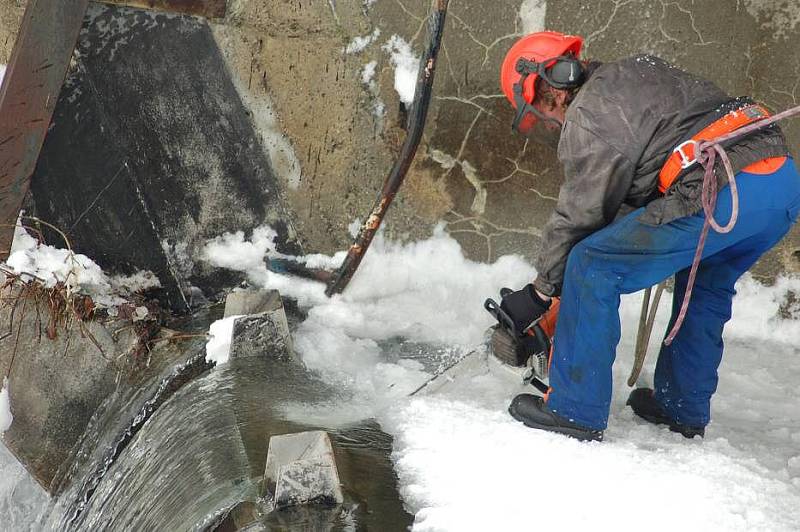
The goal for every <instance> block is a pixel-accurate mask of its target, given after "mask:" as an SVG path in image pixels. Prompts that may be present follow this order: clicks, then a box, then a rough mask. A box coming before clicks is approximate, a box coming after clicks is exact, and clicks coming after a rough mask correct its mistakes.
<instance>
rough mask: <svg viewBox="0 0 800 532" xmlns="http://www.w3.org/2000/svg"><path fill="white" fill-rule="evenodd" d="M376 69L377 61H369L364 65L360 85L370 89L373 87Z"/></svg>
mask: <svg viewBox="0 0 800 532" xmlns="http://www.w3.org/2000/svg"><path fill="white" fill-rule="evenodd" d="M377 68H378V62H377V61H370V62H369V63H367V64H366V65H364V70H362V71H361V83H363V84H364V85H366V86H367V87H370V88H372V87H374V86H375V80H374V78H375V69H377Z"/></svg>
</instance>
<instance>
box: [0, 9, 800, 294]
mask: <svg viewBox="0 0 800 532" xmlns="http://www.w3.org/2000/svg"><path fill="white" fill-rule="evenodd" d="M19 4H24V1H23V0H20V1H13V0H2V5H1V6H0V46H2V48H0V61H5V60H7V56H8V53H9V51H10V45H9V44H8V43H10V42H11V41H10V39H11V38H12V36H13V33H14V24H16V23H17V21H18V19H19V16H20V14H21V8H20V5H19ZM428 6H429V2H428V0H372V1H370V0H367V1H362V0H347V1H343V0H339V1H336V0H311V1H309V0H230V1H229V6H228V15H227V17H226V19H225V20H224V21H222V22H221V23H215V24H213V30H214V34H215V37H216V39H217V42H218V43H219V44H220V47H221V48H222V51H223V53H224V54H225V56H226V59H227V61H228V64H229V67H230V69H231V72H232V75H233V78H234V82H235V83H236V84H237V85H238V88H239V90H240V92H241V94H242V97H243V99H244V100H245V103H246V104H247V105H248V106H249V107H250V109H251V110H252V111H253V116H254V120H255V122H256V123H257V125H258V129H259V131H260V133H261V135H262V138H263V140H264V142H265V145H266V146H267V149H268V150H269V152H270V155H271V159H272V164H273V166H274V167H275V170H276V173H277V174H278V175H279V176H280V177H281V179H282V183H283V185H284V187H285V189H286V193H287V196H288V199H289V202H290V205H291V208H292V209H293V210H294V215H295V220H296V224H297V229H298V232H299V235H300V237H301V239H302V241H303V243H304V244H305V248H306V249H307V250H309V251H324V252H331V251H333V250H335V249H341V248H343V247H344V246H345V245H346V244H347V243H348V242H349V238H350V237H349V235H348V233H347V231H346V226H347V225H348V224H349V223H350V222H351V221H353V220H355V219H357V218H359V217H360V216H363V215H364V213H365V212H367V210H368V209H369V207H370V206H371V204H372V202H373V201H374V199H375V195H376V193H377V190H378V189H379V187H380V185H381V183H382V181H383V179H384V177H385V175H386V173H387V172H388V169H389V167H390V166H391V163H392V161H393V159H394V157H395V155H396V153H397V150H398V147H399V146H400V144H401V143H402V140H403V137H404V131H403V129H402V124H403V121H404V114H403V113H402V112H401V110H400V105H399V101H398V97H397V94H396V92H395V91H394V89H393V72H394V69H393V66H392V64H391V62H390V60H389V55H388V54H387V53H386V52H385V51H383V50H382V49H381V47H382V45H383V44H385V43H386V41H387V40H388V39H389V38H390V37H391V36H392V35H395V34H397V35H399V36H401V37H403V38H404V39H405V40H406V41H409V42H411V44H412V46H413V48H414V50H415V52H416V53H421V50H422V46H423V42H424V39H425V31H424V30H425V28H424V17H425V15H426V12H427V8H428ZM544 27H547V28H551V29H556V30H561V31H565V32H570V33H578V34H581V35H584V36H585V37H586V41H587V47H586V51H587V55H588V56H590V57H594V58H597V59H601V60H611V59H614V58H617V57H622V56H625V55H628V54H632V53H636V52H652V53H655V54H658V55H660V56H662V57H665V58H666V59H668V60H670V61H673V62H674V63H676V64H677V65H679V66H681V67H683V68H686V69H688V70H690V71H693V72H696V73H699V74H702V75H705V76H707V77H709V78H711V79H713V80H714V81H716V82H717V83H719V84H720V85H721V86H722V87H723V88H724V89H726V90H727V91H729V92H730V93H731V94H734V95H739V94H750V95H753V96H754V97H756V98H757V99H759V100H761V101H763V102H764V103H766V104H767V106H769V107H770V108H772V109H774V110H780V109H784V108H786V107H788V106H790V105H793V104H796V103H800V102H798V101H797V98H798V84H799V81H800V77H799V75H798V72H800V56H798V55H797V54H795V53H794V52H793V51H794V50H796V49H797V48H798V45H800V8H798V7H795V4H794V3H792V2H783V1H779V0H774V1H770V0H708V1H706V2H702V3H701V2H694V1H693V0H691V1H690V0H676V1H667V0H599V1H597V2H577V1H575V0H549V1H545V0H497V1H495V2H491V3H486V2H481V1H478V0H452V1H451V7H450V12H449V15H448V22H447V29H446V33H445V39H444V46H443V49H442V54H441V56H442V57H441V62H440V64H439V70H438V73H437V81H436V87H435V97H434V101H433V106H432V108H431V112H430V115H429V122H428V129H427V132H426V135H425V138H424V140H423V143H422V146H421V147H420V151H419V154H418V157H417V160H416V162H415V164H414V165H413V167H412V170H411V172H410V173H409V176H408V180H407V182H406V184H405V186H404V188H403V190H402V191H401V193H400V195H399V196H398V199H397V201H396V203H395V205H394V206H393V208H392V210H391V211H390V213H389V216H388V217H387V230H388V233H389V234H390V235H391V236H393V237H419V236H424V235H426V234H428V232H429V231H430V228H431V226H432V224H434V223H436V222H437V221H438V220H444V222H445V223H446V224H447V229H448V231H450V233H452V234H453V235H454V236H456V238H458V239H459V240H460V241H461V243H462V244H463V246H464V248H465V250H466V252H467V254H468V255H469V256H470V257H471V258H474V259H477V260H494V259H495V258H497V256H498V255H501V254H504V253H522V254H524V255H526V256H528V257H530V258H532V257H534V256H535V255H536V253H537V250H538V244H539V234H540V228H541V227H542V225H543V223H544V222H545V220H546V219H547V217H548V214H549V212H550V210H551V208H552V207H553V205H554V198H555V196H556V195H557V193H558V187H559V183H560V180H561V173H560V168H559V165H558V163H557V161H556V160H555V156H554V152H553V150H552V149H550V148H548V147H544V146H539V145H536V144H534V143H532V142H527V143H526V142H525V141H524V140H523V139H521V138H519V137H515V136H514V135H512V134H511V131H510V127H509V124H510V122H511V118H512V115H511V110H510V107H509V105H508V104H507V103H506V102H505V100H504V98H503V97H502V96H501V95H500V90H499V87H498V81H497V78H498V70H499V65H500V62H501V60H502V57H503V56H504V54H505V51H506V50H507V49H508V47H509V46H510V45H511V44H512V43H513V41H514V39H515V38H516V37H518V36H519V35H522V34H524V33H526V32H528V31H533V30H538V29H542V28H544ZM376 29H378V30H380V35H379V37H378V38H377V39H376V40H375V42H374V43H372V44H371V45H369V46H367V47H366V48H365V49H364V50H363V51H362V52H360V53H354V54H346V53H344V52H343V50H344V49H345V47H346V46H347V45H348V44H349V43H350V42H351V41H352V40H353V39H354V38H355V37H358V36H366V35H370V34H372V33H373V31H374V30H376ZM3 43H6V44H3ZM370 61H376V62H377V69H376V76H375V79H374V81H375V83H374V84H373V85H371V86H370V85H369V84H365V83H363V82H362V72H363V69H364V66H365V65H366V64H367V63H369V62H370ZM376 105H383V106H384V108H385V112H384V114H383V116H382V117H378V116H376V114H375V113H374V108H375V106H376ZM784 127H785V130H786V131H787V133H788V134H789V138H790V141H791V145H792V148H793V149H794V151H795V153H797V152H798V148H800V121H798V120H795V121H794V122H791V123H787V124H785V125H784ZM786 270H788V271H795V272H797V271H800V229H797V228H796V229H795V230H794V231H793V232H792V234H791V235H790V236H789V237H787V239H785V240H784V242H783V243H782V245H781V246H780V248H779V249H778V250H777V251H776V252H773V253H771V254H770V255H769V256H768V257H765V258H764V259H763V260H762V261H761V263H760V264H759V265H758V266H757V267H756V274H757V275H760V276H765V277H767V278H768V277H769V276H771V275H772V274H774V273H775V272H778V271H786Z"/></svg>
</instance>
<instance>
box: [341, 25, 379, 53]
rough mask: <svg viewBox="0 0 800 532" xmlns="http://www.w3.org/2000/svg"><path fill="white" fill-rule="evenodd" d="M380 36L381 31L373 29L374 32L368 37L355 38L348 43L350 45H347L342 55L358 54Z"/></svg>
mask: <svg viewBox="0 0 800 532" xmlns="http://www.w3.org/2000/svg"><path fill="white" fill-rule="evenodd" d="M380 36H381V30H380V29H379V28H375V31H373V32H372V33H370V34H369V35H364V36H363V37H356V38H354V39H353V40H352V41H350V44H348V45H347V46H346V47H345V49H344V53H346V54H357V53H360V52H362V51H363V50H364V49H365V48H366V47H367V46H369V45H370V44H372V43H374V42H375V41H377V40H378V37H380Z"/></svg>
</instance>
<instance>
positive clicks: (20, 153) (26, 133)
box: [0, 0, 89, 261]
mask: <svg viewBox="0 0 800 532" xmlns="http://www.w3.org/2000/svg"><path fill="white" fill-rule="evenodd" d="M88 3H89V2H88V0H57V1H54V0H30V1H29V2H28V5H27V7H26V8H25V15H24V16H23V17H22V24H21V26H20V30H19V35H18V37H17V41H16V43H15V44H14V49H13V50H12V52H11V60H10V61H9V64H8V69H7V70H6V75H5V78H4V79H3V85H2V87H1V88H0V261H2V260H5V259H6V258H8V253H9V251H10V249H11V240H12V239H13V237H14V228H13V224H14V223H15V222H16V220H17V216H19V211H20V207H21V205H22V201H23V199H24V198H25V194H26V193H27V191H28V186H29V184H30V176H31V173H33V169H34V168H35V166H36V160H37V159H38V158H39V151H40V150H41V148H42V142H43V141H44V137H45V134H46V133H47V129H48V126H49V125H50V119H51V118H52V116H53V109H54V108H55V106H56V101H58V93H59V92H60V91H61V85H62V84H63V83H64V77H65V76H66V73H67V69H68V67H69V62H70V58H71V57H72V50H73V48H74V47H75V42H76V41H77V39H78V33H79V31H80V29H81V24H82V22H83V16H84V13H85V12H86V6H87V4H88Z"/></svg>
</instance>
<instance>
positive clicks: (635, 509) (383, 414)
mask: <svg viewBox="0 0 800 532" xmlns="http://www.w3.org/2000/svg"><path fill="white" fill-rule="evenodd" d="M272 235H273V233H272V232H271V231H270V230H269V229H267V228H264V229H262V230H261V231H257V232H256V233H255V235H254V237H253V238H252V239H251V240H248V239H245V237H244V235H242V234H233V235H227V236H225V237H222V238H219V239H217V240H216V241H214V242H212V243H211V244H210V245H209V246H208V248H207V257H206V258H207V260H209V261H210V262H212V263H215V264H217V265H219V266H220V267H228V268H238V269H242V270H244V271H247V273H248V276H249V278H250V280H251V282H252V283H254V284H257V285H261V286H267V287H272V288H277V289H279V290H280V291H281V292H282V293H283V294H284V295H288V296H292V297H295V298H297V299H298V301H299V303H300V304H301V306H303V307H305V308H307V309H308V319H307V320H306V321H305V322H304V323H303V324H301V326H300V327H299V329H298V330H297V331H296V333H295V345H296V346H297V348H298V350H299V351H300V352H301V354H302V356H303V358H304V361H305V363H306V364H307V365H308V366H309V367H310V368H312V369H314V370H316V371H319V372H320V373H322V374H323V375H324V376H325V378H327V379H329V380H330V381H332V382H336V383H339V384H340V385H341V386H346V387H348V388H350V389H351V390H353V391H354V392H355V396H356V399H354V400H353V402H351V403H349V404H344V405H342V404H336V405H308V404H306V405H294V406H293V407H292V408H291V409H289V411H287V412H286V415H287V416H293V417H297V418H299V419H303V420H304V421H306V422H315V421H316V422H319V423H321V424H326V425H329V426H330V425H336V424H344V423H347V422H349V421H352V420H355V419H359V418H363V417H366V416H375V417H377V419H378V420H379V421H380V422H381V424H382V426H383V427H384V429H385V430H387V431H388V432H390V433H391V434H393V435H394V437H395V443H394V453H393V458H394V461H395V464H396V469H397V472H398V475H399V478H400V484H401V493H402V495H403V497H404V500H405V502H406V504H407V507H408V509H409V510H410V511H411V512H412V513H414V514H415V516H416V522H415V525H414V527H415V530H437V531H438V530H452V531H459V532H460V531H470V530H476V531H477V530H480V531H485V530H503V531H515V530H535V529H540V528H542V527H548V526H557V527H559V529H560V530H573V529H578V528H580V529H585V528H587V527H592V528H593V529H597V530H605V529H614V530H640V529H642V528H647V529H648V530H671V531H672V530H676V529H680V530H725V531H728V530H752V529H759V530H797V529H798V523H800V393H798V391H797V389H796V387H795V385H796V383H797V382H798V380H799V379H800V365H798V364H797V360H798V354H800V353H799V352H798V351H800V350H799V349H798V347H797V345H796V344H797V339H798V338H800V321H796V320H783V319H780V318H779V316H778V307H779V305H780V303H781V301H783V296H784V295H785V294H786V293H787V292H789V291H795V292H798V291H800V280H789V279H784V280H782V281H780V282H779V283H778V284H777V285H776V286H774V287H763V286H761V285H759V284H757V283H756V282H755V281H753V280H751V279H749V278H748V279H744V280H743V281H742V282H741V283H740V285H739V292H740V295H739V297H738V298H737V300H736V306H735V309H734V319H733V321H732V322H731V323H730V324H729V326H728V328H727V330H726V343H727V351H726V356H725V359H724V361H723V366H722V369H721V381H720V389H719V392H718V393H717V395H716V397H715V400H714V403H713V410H714V421H713V423H712V424H711V425H710V427H709V429H708V431H707V437H706V439H705V440H699V439H698V440H696V441H687V440H684V439H683V438H682V437H680V436H678V435H676V434H673V433H670V432H669V431H666V430H662V429H659V428H656V427H653V426H650V425H647V424H645V423H643V422H640V421H637V420H636V419H634V417H633V415H632V414H631V412H630V411H629V410H628V409H626V408H625V407H624V401H625V398H626V396H627V393H628V389H627V387H626V386H625V384H624V380H625V378H626V376H627V374H628V371H629V368H630V365H631V361H632V351H633V339H634V336H635V325H636V320H637V317H638V312H639V305H640V297H641V296H640V295H633V296H630V297H627V298H625V299H624V300H623V304H622V315H623V327H624V328H623V341H622V343H621V345H620V347H619V350H618V361H617V365H616V368H615V378H616V383H615V392H614V403H613V406H612V413H611V419H610V425H609V429H608V431H607V432H606V441H605V442H603V443H602V444H583V443H578V442H575V441H572V440H568V439H565V438H562V437H559V436H555V435H551V434H546V433H542V432H538V431H534V430H530V429H527V428H525V427H523V426H522V425H521V424H519V423H517V422H515V421H514V420H513V419H511V418H510V417H509V416H508V414H507V413H506V411H505V409H506V406H507V404H508V402H509V400H510V399H511V396H512V395H513V393H514V390H513V389H510V388H509V386H508V384H507V380H506V379H504V378H501V377H499V376H498V375H496V374H492V373H486V374H481V375H477V376H475V377H474V378H470V379H466V380H465V381H464V382H460V383H458V386H455V387H451V390H450V391H449V392H447V393H445V394H438V395H435V396H427V397H416V398H412V399H409V398H406V395H407V394H408V392H409V391H411V390H413V389H415V388H416V387H417V386H418V385H419V384H420V383H422V382H424V381H425V380H426V379H427V378H429V376H430V373H431V371H434V370H435V369H436V368H437V366H444V365H446V364H447V363H449V362H451V361H452V360H453V359H454V358H455V357H457V356H460V355H463V354H465V353H467V352H469V351H471V350H472V349H473V348H475V347H477V346H480V345H481V343H482V341H483V334H484V331H485V329H486V327H488V326H489V325H490V324H491V318H490V317H489V315H488V314H487V313H486V312H485V311H484V310H483V309H482V303H483V300H484V299H485V298H486V297H487V296H496V295H497V292H498V290H499V289H500V287H501V286H511V287H518V286H521V285H522V284H524V283H525V282H527V280H529V279H530V278H531V277H532V276H533V275H534V271H533V268H532V267H531V266H530V265H529V264H527V263H526V262H525V261H523V260H522V259H521V258H519V257H514V256H507V257H503V258H501V259H500V260H498V261H497V262H496V263H494V264H491V265H487V264H478V263H473V262H470V261H468V260H465V259H464V257H463V255H462V253H461V249H460V248H459V246H458V244H457V243H456V242H455V241H454V240H452V239H451V238H450V237H449V236H447V235H446V234H445V233H444V232H443V231H442V230H437V231H436V233H435V234H434V235H433V236H432V237H431V238H430V239H428V240H425V241H421V242H413V243H407V244H397V243H391V242H386V241H384V240H383V239H381V238H378V239H377V240H376V242H375V243H374V244H373V248H372V249H371V250H370V252H369V253H368V254H367V256H366V259H365V261H364V263H363V264H362V266H361V269H360V270H359V273H358V274H357V276H356V277H355V279H354V280H353V283H352V284H351V286H350V287H349V288H348V290H347V292H346V294H345V295H343V296H337V297H334V298H332V299H327V298H325V296H324V295H323V293H322V287H321V286H318V285H316V284H314V283H310V282H304V281H295V280H290V279H287V278H286V277H282V276H278V275H274V274H271V273H268V272H267V271H266V269H265V268H264V267H263V263H262V261H261V257H262V256H263V255H264V254H265V253H269V252H271V246H272V244H271V238H272ZM308 259H309V261H310V263H312V264H314V265H318V266H319V265H326V264H328V265H330V264H334V263H336V262H337V261H338V260H341V256H338V257H334V258H329V257H322V256H315V257H308ZM667 299H668V298H667ZM668 303H669V302H668V301H666V300H665V301H664V302H663V308H662V310H661V314H660V321H659V323H658V324H657V328H658V329H659V330H663V328H664V326H665V321H666V306H667V305H668ZM223 329H225V327H221V329H220V330H223ZM404 341H405V342H407V343H409V344H411V342H413V345H415V346H417V347H416V348H415V349H416V353H417V355H419V356H415V357H409V356H407V355H408V352H406V354H405V355H403V357H400V358H398V355H397V350H396V347H397V346H398V345H404V344H403V342H404ZM224 343H225V342H224V338H218V339H217V340H216V343H215V344H212V346H211V347H212V351H217V350H219V349H220V345H224ZM656 343H657V340H655V339H654V341H653V344H652V348H651V358H650V361H649V362H650V363H649V364H648V367H649V368H652V364H653V363H654V356H652V350H654V349H655V348H656V345H655V344H656ZM387 346H393V347H391V348H390V347H387ZM420 346H421V347H420ZM223 350H224V349H223ZM407 351H408V350H407ZM412 351H413V350H412ZM215 356H216V355H215ZM645 378H647V375H646V376H645ZM10 392H11V402H12V405H13V389H11V390H10ZM37 505H39V506H40V505H41V493H40V492H37V491H36V490H35V489H34V487H33V486H32V485H31V483H30V481H29V480H25V479H24V475H23V474H22V471H21V468H19V467H18V466H16V465H15V464H13V463H12V462H11V459H10V457H9V456H8V455H7V453H5V452H0V515H4V516H8V515H10V516H12V517H11V518H8V517H5V519H7V520H8V519H14V520H13V521H11V522H12V523H15V524H19V523H24V522H25V520H24V516H29V515H30V514H31V512H34V513H35V511H37V510H35V508H36V507H37ZM21 516H22V517H21ZM4 524H8V523H0V525H4ZM0 528H7V527H4V526H0ZM15 528H20V527H15Z"/></svg>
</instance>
